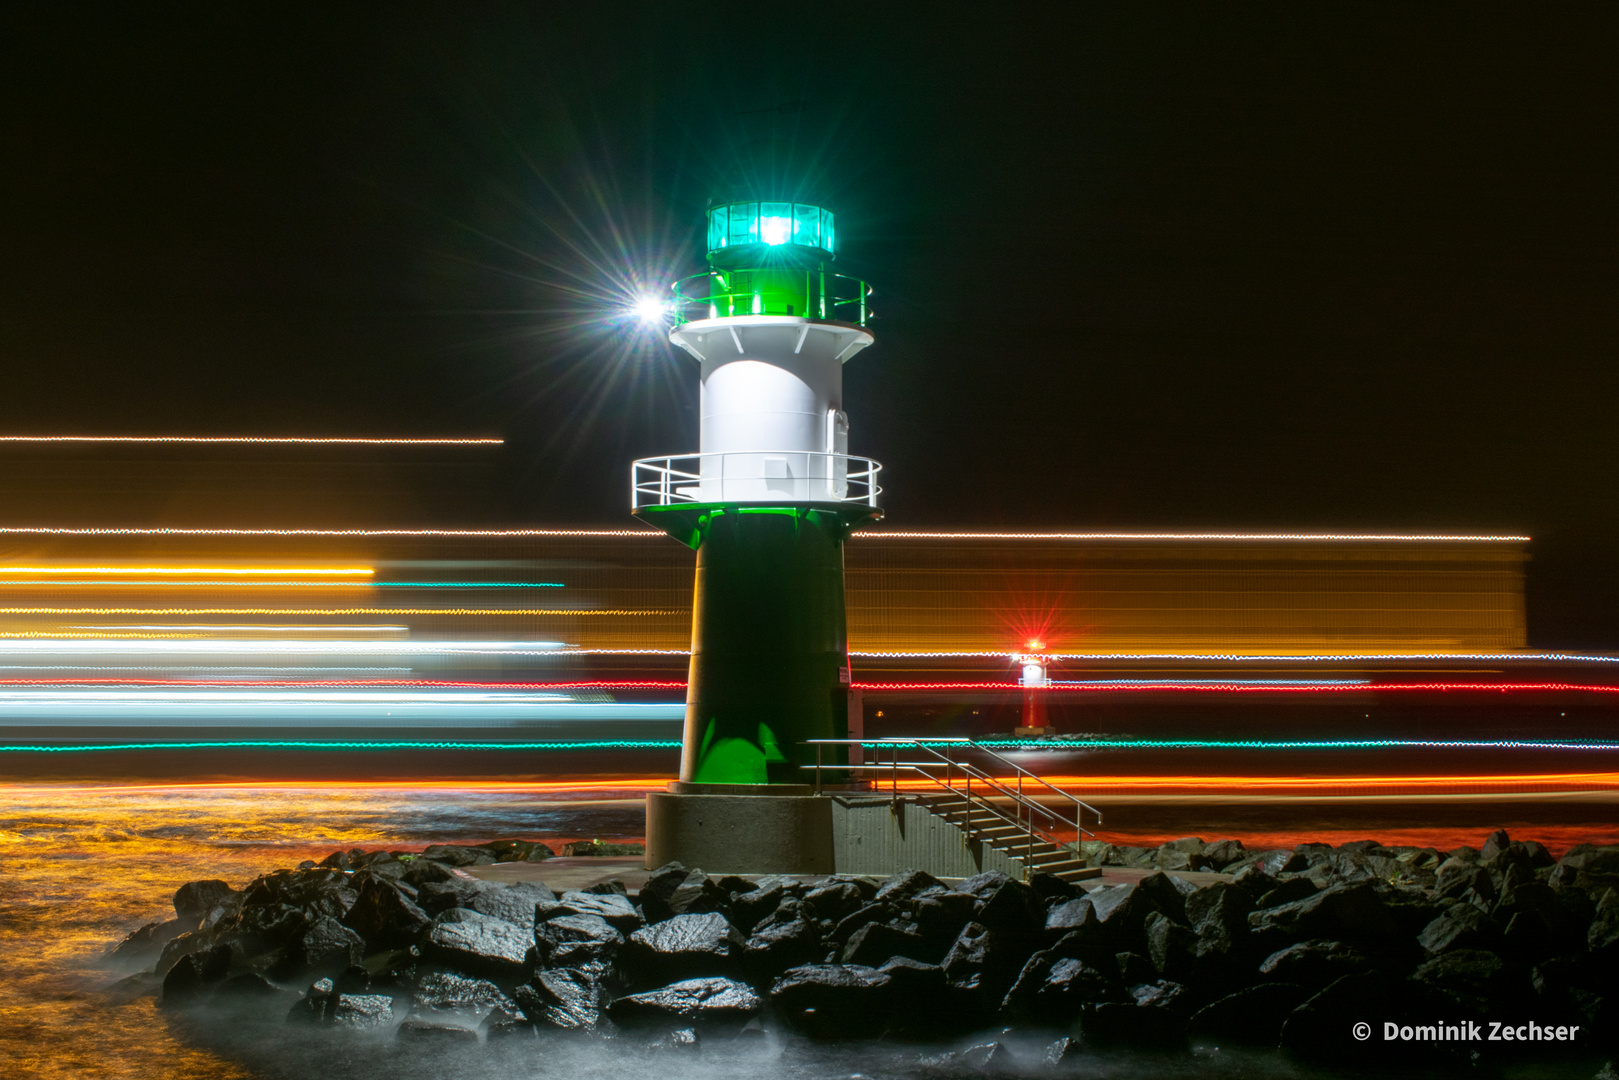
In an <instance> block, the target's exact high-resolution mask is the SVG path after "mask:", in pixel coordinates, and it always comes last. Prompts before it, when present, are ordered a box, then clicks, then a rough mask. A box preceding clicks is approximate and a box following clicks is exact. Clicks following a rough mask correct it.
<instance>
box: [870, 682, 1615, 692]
mask: <svg viewBox="0 0 1619 1080" xmlns="http://www.w3.org/2000/svg"><path fill="white" fill-rule="evenodd" d="M853 688H854V689H856V690H872V691H884V690H888V691H900V690H905V691H915V692H926V691H933V690H1024V689H1026V687H1024V685H1023V684H1022V683H1016V682H933V683H864V682H857V683H855V684H853ZM1044 689H1046V690H1051V691H1056V692H1068V691H1087V690H1089V691H1099V690H1115V691H1141V690H1154V691H1159V690H1161V691H1181V692H1187V693H1219V694H1228V693H1244V692H1247V693H1261V694H1289V693H1305V694H1310V693H1314V694H1329V693H1344V692H1346V691H1357V690H1359V691H1365V690H1373V691H1377V692H1380V693H1381V692H1398V691H1435V692H1448V691H1472V692H1488V693H1502V694H1509V693H1532V692H1546V691H1577V692H1581V693H1593V694H1615V693H1619V686H1604V685H1600V684H1592V683H1561V682H1543V683H1499V682H1488V683H1486V682H1477V683H1469V682H1443V683H1439V682H1436V683H1374V682H1370V681H1366V682H1360V681H1349V682H1335V681H1325V682H1309V683H1288V684H1284V685H1274V684H1268V685H1255V684H1254V683H1249V682H1177V681H1162V682H1146V681H1143V682H1127V681H1109V682H1065V683H1048V684H1047V685H1046V686H1045V687H1044Z"/></svg>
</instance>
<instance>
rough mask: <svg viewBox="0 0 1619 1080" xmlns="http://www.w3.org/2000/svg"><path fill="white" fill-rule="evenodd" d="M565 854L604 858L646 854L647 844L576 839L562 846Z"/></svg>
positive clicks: (574, 856)
mask: <svg viewBox="0 0 1619 1080" xmlns="http://www.w3.org/2000/svg"><path fill="white" fill-rule="evenodd" d="M562 853H563V854H564V855H568V856H571V857H572V858H576V859H577V858H603V857H607V856H622V855H645V854H646V845H645V844H614V843H609V842H607V841H605V840H575V841H574V842H573V843H571V844H564V845H563V847H562Z"/></svg>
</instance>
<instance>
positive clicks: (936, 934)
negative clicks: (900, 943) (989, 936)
mask: <svg viewBox="0 0 1619 1080" xmlns="http://www.w3.org/2000/svg"><path fill="white" fill-rule="evenodd" d="M909 903H910V911H911V917H912V919H914V920H915V922H916V925H917V929H918V930H919V931H920V932H921V933H922V934H923V935H924V936H926V937H930V938H935V939H939V940H943V941H945V942H951V941H954V940H956V935H958V934H960V933H961V928H962V927H964V926H966V925H967V924H968V923H970V922H972V921H973V913H974V912H975V911H976V910H977V909H978V903H979V901H978V898H977V897H976V896H973V895H972V894H970V893H963V892H956V891H955V890H954V889H951V890H945V889H940V890H937V891H936V892H931V893H929V894H927V895H926V896H921V897H918V898H916V899H914V900H912V901H910V902H909Z"/></svg>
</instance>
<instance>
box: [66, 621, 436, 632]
mask: <svg viewBox="0 0 1619 1080" xmlns="http://www.w3.org/2000/svg"><path fill="white" fill-rule="evenodd" d="M68 629H69V630H198V631H202V630H207V631H220V630H223V631H229V630H242V631H248V632H251V633H255V634H257V633H265V634H352V633H363V632H365V631H387V632H389V633H402V632H404V631H406V630H409V629H410V627H408V626H285V625H281V626H267V625H255V624H252V623H219V624H216V625H211V626H210V625H208V624H205V623H164V624H156V625H150V624H149V625H144V626H143V625H138V624H137V625H131V626H70V627H68Z"/></svg>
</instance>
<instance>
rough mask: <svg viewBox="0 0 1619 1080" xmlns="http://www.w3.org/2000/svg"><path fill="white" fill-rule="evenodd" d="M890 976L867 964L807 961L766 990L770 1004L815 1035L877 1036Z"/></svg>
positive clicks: (792, 1023)
mask: <svg viewBox="0 0 1619 1080" xmlns="http://www.w3.org/2000/svg"><path fill="white" fill-rule="evenodd" d="M889 986H890V976H889V975H888V974H886V973H884V972H880V971H877V970H876V969H874V968H869V967H856V966H851V965H847V964H806V965H804V966H802V967H796V968H792V969H790V970H788V971H787V972H786V973H785V974H783V975H782V977H781V978H780V979H777V980H776V982H775V985H773V986H772V987H771V988H770V1004H771V1006H772V1007H773V1008H774V1009H775V1011H776V1012H777V1013H778V1014H779V1015H780V1016H781V1017H782V1018H783V1019H784V1020H786V1021H787V1023H788V1024H790V1025H792V1026H793V1027H794V1028H796V1029H798V1030H799V1031H802V1032H804V1033H806V1034H808V1035H810V1036H812V1037H814V1038H844V1039H852V1038H862V1037H868V1036H874V1035H878V1034H881V1033H882V1031H883V1029H884V1028H885V1027H886V1025H887V1020H886V1016H885V1013H886V1009H885V1005H886V1003H887V1001H888V989H889Z"/></svg>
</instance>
